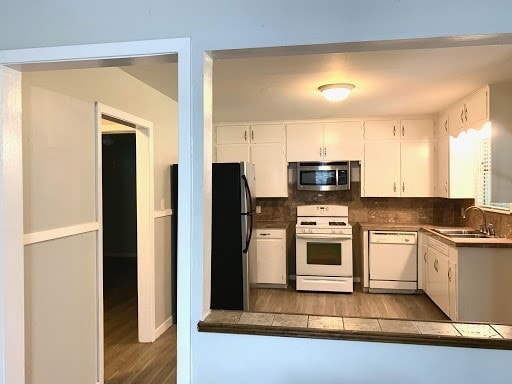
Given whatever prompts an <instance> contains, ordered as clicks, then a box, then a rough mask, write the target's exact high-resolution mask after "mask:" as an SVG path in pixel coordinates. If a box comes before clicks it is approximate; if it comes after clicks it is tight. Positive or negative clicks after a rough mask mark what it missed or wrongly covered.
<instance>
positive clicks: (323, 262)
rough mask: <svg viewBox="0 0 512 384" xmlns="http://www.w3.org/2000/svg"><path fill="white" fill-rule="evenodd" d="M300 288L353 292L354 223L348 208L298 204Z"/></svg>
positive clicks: (297, 260)
mask: <svg viewBox="0 0 512 384" xmlns="http://www.w3.org/2000/svg"><path fill="white" fill-rule="evenodd" d="M295 229H296V262H297V264H296V265H297V290H298V291H331V292H353V291H354V280H353V271H352V226H351V225H350V224H349V223H348V207H347V206H343V205H302V206H298V207H297V225H296V227H295Z"/></svg>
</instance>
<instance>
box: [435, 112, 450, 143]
mask: <svg viewBox="0 0 512 384" xmlns="http://www.w3.org/2000/svg"><path fill="white" fill-rule="evenodd" d="M448 121H449V120H448V114H447V113H445V114H444V115H442V116H441V117H439V119H438V120H437V122H436V126H435V135H436V137H437V138H440V137H443V136H446V135H447V134H448V129H449V124H448Z"/></svg>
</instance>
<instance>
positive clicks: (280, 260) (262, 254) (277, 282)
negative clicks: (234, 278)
mask: <svg viewBox="0 0 512 384" xmlns="http://www.w3.org/2000/svg"><path fill="white" fill-rule="evenodd" d="M255 237H256V258H253V259H251V261H252V263H251V264H250V265H249V268H250V269H251V271H250V282H251V284H252V285H257V286H271V287H283V288H284V287H286V230H285V229H257V230H256V236H255Z"/></svg>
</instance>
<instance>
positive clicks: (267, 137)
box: [251, 124, 286, 144]
mask: <svg viewBox="0 0 512 384" xmlns="http://www.w3.org/2000/svg"><path fill="white" fill-rule="evenodd" d="M285 136H286V135H285V128H284V125H283V124H257V125H251V143H253V144H262V143H284V139H285Z"/></svg>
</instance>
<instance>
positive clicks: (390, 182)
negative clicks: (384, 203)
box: [362, 141, 400, 197]
mask: <svg viewBox="0 0 512 384" xmlns="http://www.w3.org/2000/svg"><path fill="white" fill-rule="evenodd" d="M363 167H364V168H363V175H364V176H363V177H364V179H363V180H364V185H363V192H362V196H365V197H399V196H400V143H399V142H394V141H370V142H366V143H365V144H364V162H363Z"/></svg>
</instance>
